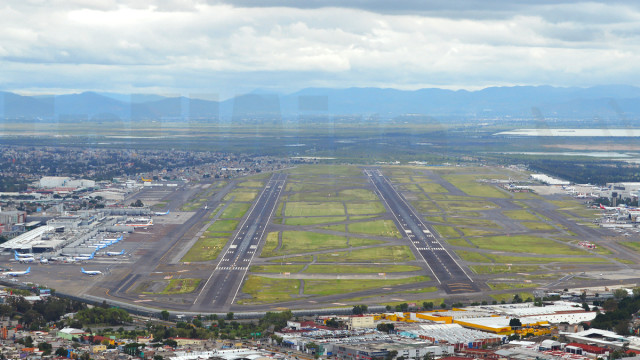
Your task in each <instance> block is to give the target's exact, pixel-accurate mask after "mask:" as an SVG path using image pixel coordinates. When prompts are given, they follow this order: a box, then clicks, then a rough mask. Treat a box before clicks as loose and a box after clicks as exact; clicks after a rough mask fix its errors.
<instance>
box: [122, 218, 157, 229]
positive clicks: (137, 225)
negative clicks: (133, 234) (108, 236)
mask: <svg viewBox="0 0 640 360" xmlns="http://www.w3.org/2000/svg"><path fill="white" fill-rule="evenodd" d="M151 225H153V219H152V220H149V221H148V222H147V223H146V224H116V226H131V227H147V226H151Z"/></svg>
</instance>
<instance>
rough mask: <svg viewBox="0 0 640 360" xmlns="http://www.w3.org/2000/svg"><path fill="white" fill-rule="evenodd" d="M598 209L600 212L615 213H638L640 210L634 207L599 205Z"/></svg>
mask: <svg viewBox="0 0 640 360" xmlns="http://www.w3.org/2000/svg"><path fill="white" fill-rule="evenodd" d="M600 209H602V210H616V211H627V212H640V209H638V208H635V207H627V206H626V205H624V206H604V205H602V204H600Z"/></svg>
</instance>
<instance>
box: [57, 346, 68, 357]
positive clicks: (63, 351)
mask: <svg viewBox="0 0 640 360" xmlns="http://www.w3.org/2000/svg"><path fill="white" fill-rule="evenodd" d="M67 353H68V351H67V349H65V348H63V347H59V348H57V349H56V352H55V355H56V356H63V357H66V356H67Z"/></svg>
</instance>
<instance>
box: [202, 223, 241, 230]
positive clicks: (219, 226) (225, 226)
mask: <svg viewBox="0 0 640 360" xmlns="http://www.w3.org/2000/svg"><path fill="white" fill-rule="evenodd" d="M237 227H238V221H237V220H217V221H216V222H214V223H213V225H211V226H210V227H209V229H208V230H207V231H233V230H235V229H236V228H237Z"/></svg>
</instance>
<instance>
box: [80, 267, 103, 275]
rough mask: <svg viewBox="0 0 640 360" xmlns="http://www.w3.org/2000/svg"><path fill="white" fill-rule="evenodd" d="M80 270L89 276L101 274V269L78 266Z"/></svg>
mask: <svg viewBox="0 0 640 360" xmlns="http://www.w3.org/2000/svg"><path fill="white" fill-rule="evenodd" d="M80 270H82V273H83V274H87V275H89V276H93V275H101V274H102V271H98V270H89V271H86V270H85V269H84V268H80Z"/></svg>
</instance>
